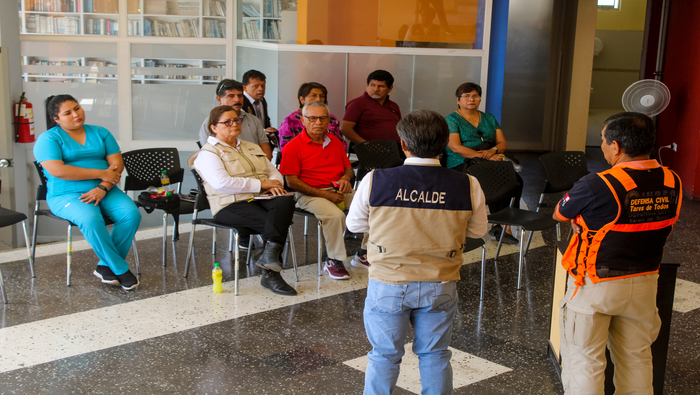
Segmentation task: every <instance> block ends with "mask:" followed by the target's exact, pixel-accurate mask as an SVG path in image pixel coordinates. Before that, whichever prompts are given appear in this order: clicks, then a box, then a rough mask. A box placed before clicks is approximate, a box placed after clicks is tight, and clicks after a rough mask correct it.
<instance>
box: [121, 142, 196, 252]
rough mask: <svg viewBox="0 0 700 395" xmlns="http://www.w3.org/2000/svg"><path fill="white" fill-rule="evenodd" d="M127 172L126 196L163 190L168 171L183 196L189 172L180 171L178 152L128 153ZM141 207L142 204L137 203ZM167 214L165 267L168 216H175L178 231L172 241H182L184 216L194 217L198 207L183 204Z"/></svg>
mask: <svg viewBox="0 0 700 395" xmlns="http://www.w3.org/2000/svg"><path fill="white" fill-rule="evenodd" d="M122 157H123V158H124V168H125V169H126V173H127V176H126V178H125V180H124V192H127V191H143V190H146V189H148V187H150V186H154V187H160V185H161V183H160V175H161V171H163V170H165V172H166V174H167V175H168V178H170V184H171V185H173V184H177V193H181V192H182V181H183V178H184V175H185V169H183V168H182V167H180V155H179V154H178V151H177V149H176V148H147V149H140V150H134V151H129V152H124V153H123V154H122ZM134 202H135V203H136V205H137V206H139V207H141V204H140V203H139V202H138V200H135V201H134ZM159 210H163V266H165V261H166V254H167V249H166V240H167V238H168V215H172V216H173V220H174V222H175V227H174V229H173V236H172V240H173V241H177V240H179V239H180V231H179V225H180V215H185V214H192V212H193V211H194V203H192V202H188V201H185V200H180V205H179V206H178V207H176V208H172V209H159Z"/></svg>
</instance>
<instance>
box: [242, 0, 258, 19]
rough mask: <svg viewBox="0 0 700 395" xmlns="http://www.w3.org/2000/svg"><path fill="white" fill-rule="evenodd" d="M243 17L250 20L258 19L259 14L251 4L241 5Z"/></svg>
mask: <svg viewBox="0 0 700 395" xmlns="http://www.w3.org/2000/svg"><path fill="white" fill-rule="evenodd" d="M243 16H246V17H250V18H260V13H259V12H258V11H257V10H256V9H255V7H253V5H252V4H248V3H243Z"/></svg>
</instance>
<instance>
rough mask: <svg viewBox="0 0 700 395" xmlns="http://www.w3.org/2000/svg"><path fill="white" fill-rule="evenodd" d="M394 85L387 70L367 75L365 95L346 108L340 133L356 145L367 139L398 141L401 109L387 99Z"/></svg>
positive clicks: (352, 101) (392, 78) (351, 101)
mask: <svg viewBox="0 0 700 395" xmlns="http://www.w3.org/2000/svg"><path fill="white" fill-rule="evenodd" d="M393 86H394V77H393V76H392V75H391V73H389V72H388V71H386V70H375V71H373V72H372V73H370V75H369V76H367V89H366V90H365V93H363V94H362V96H360V97H357V98H355V99H352V100H350V102H348V105H347V106H345V115H344V116H343V123H342V125H341V127H340V131H341V132H343V135H345V137H347V138H348V140H350V141H352V142H354V143H355V144H358V143H361V142H363V141H366V140H394V141H396V143H397V144H398V143H399V142H400V141H401V140H400V139H399V135H398V133H397V132H396V124H397V123H399V120H400V119H401V109H400V108H399V105H398V104H396V103H395V102H393V101H391V100H389V93H390V92H391V89H392V88H393ZM399 152H402V151H401V150H399Z"/></svg>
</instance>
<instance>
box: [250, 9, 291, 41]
mask: <svg viewBox="0 0 700 395" xmlns="http://www.w3.org/2000/svg"><path fill="white" fill-rule="evenodd" d="M237 1H238V10H239V15H238V16H237V17H238V18H239V20H238V38H239V39H241V40H252V41H263V42H273V43H274V42H280V40H281V38H282V29H281V28H282V26H281V22H282V10H283V9H287V8H288V7H289V5H290V4H291V3H292V1H291V0H237Z"/></svg>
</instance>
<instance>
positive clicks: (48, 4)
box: [25, 0, 82, 12]
mask: <svg viewBox="0 0 700 395" xmlns="http://www.w3.org/2000/svg"><path fill="white" fill-rule="evenodd" d="M80 1H81V0H26V2H25V4H26V7H27V11H38V12H81V11H82V10H81V4H80Z"/></svg>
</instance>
